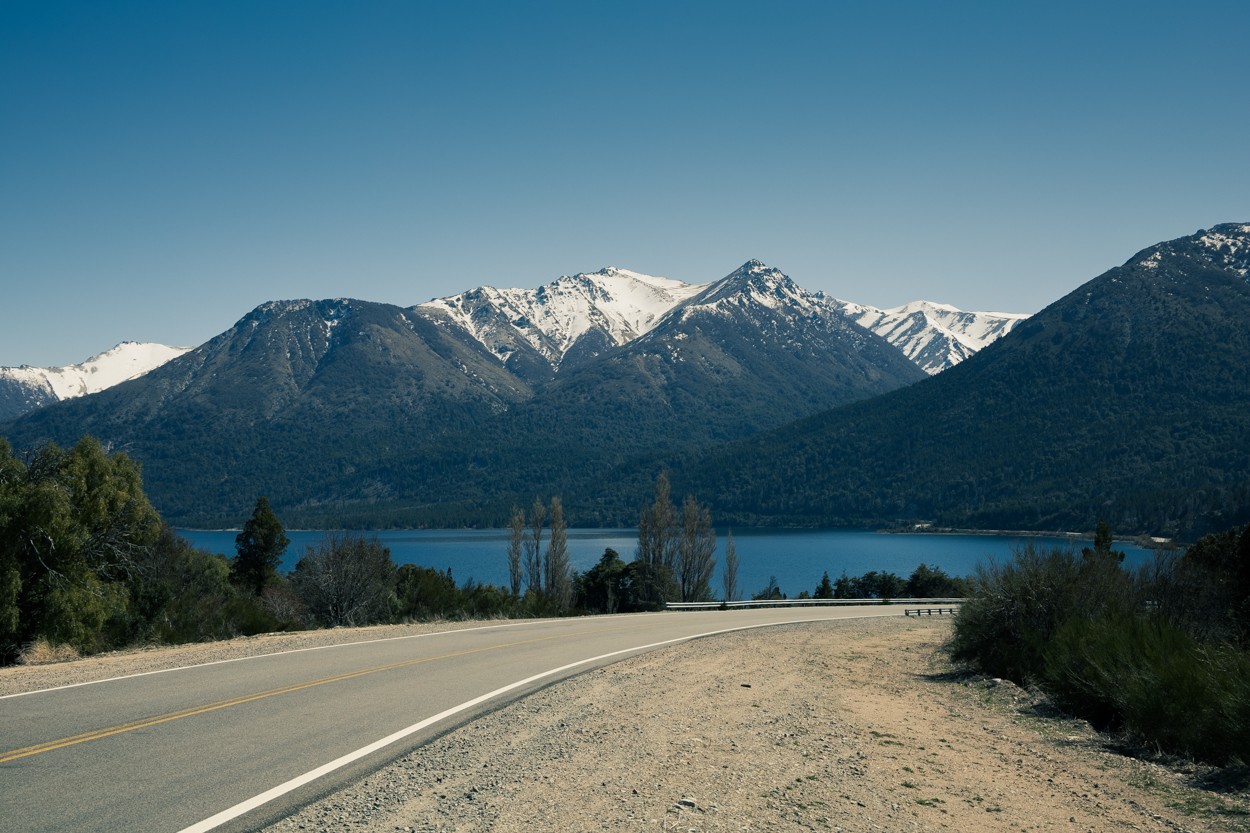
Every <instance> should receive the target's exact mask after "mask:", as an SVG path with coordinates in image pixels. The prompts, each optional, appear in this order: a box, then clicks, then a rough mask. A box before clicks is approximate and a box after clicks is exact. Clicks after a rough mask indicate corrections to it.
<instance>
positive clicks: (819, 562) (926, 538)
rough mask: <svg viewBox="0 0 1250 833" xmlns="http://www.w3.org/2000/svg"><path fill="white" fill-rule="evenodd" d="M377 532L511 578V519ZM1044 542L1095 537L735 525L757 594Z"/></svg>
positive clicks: (583, 550)
mask: <svg viewBox="0 0 1250 833" xmlns="http://www.w3.org/2000/svg"><path fill="white" fill-rule="evenodd" d="M179 533H180V534H181V535H182V536H183V537H185V538H186V539H187V540H188V541H190V542H191V543H192V544H194V545H195V546H197V547H199V548H200V549H204V550H208V551H209V552H216V553H222V554H225V555H233V554H234V538H235V535H237V534H238V533H237V531H231V530H185V529H184V530H179ZM361 534H364V535H372V534H376V535H377V537H378V539H379V540H380V541H381V542H382V543H383V544H384V545H385V546H387V547H389V548H390V550H391V558H392V559H393V560H394V561H395V563H396V564H416V565H418V566H422V567H434V568H435V569H438V570H446V569H448V568H450V569H451V571H452V576H453V577H454V578H455V579H456V581H457V582H458V583H461V584H463V583H464V582H465V581H466V580H467V579H470V578H472V579H474V580H475V581H478V582H481V583H483V584H497V585H500V586H504V587H506V586H507V584H508V565H507V556H506V553H507V546H508V544H507V541H508V532H507V530H504V529H442V530H424V529H423V530H390V531H385V532H378V533H361ZM287 537H288V538H290V539H291V546H290V547H289V548H288V549H287V553H286V557H285V558H284V559H283V564H282V569H283V570H292V569H294V568H295V564H296V562H297V561H299V559H300V558H301V557H302V556H303V554H304V550H305V548H306V547H307V546H308V545H310V544H315V543H317V542H319V541H321V540H322V539H323V538H324V537H325V533H324V532H320V531H293V530H288V531H287ZM637 540H638V539H637V531H636V530H634V529H570V530H569V560H570V562H571V565H572V568H573V569H574V570H576V571H578V572H585V571H586V570H588V569H590V568H591V567H593V566H594V565H595V564H596V562H598V560H599V557H600V556H602V555H603V551H604V549H605V548H606V547H611V548H612V549H614V550H616V551H617V552H618V553H620V556H621V558H623V559H624V560H626V561H629V560H631V559H632V558H633V556H634V548H635V546H636V544H637ZM1030 541H1031V542H1032V543H1033V544H1034V545H1036V546H1042V547H1051V546H1061V547H1069V546H1073V545H1075V546H1077V547H1078V548H1079V547H1080V546H1083V545H1087V544H1088V542H1086V541H1074V539H1071V538H1051V537H1027V538H1026V537H1018V536H1012V535H898V534H889V533H882V532H870V531H863V530H806V531H805V530H777V529H744V530H739V531H735V532H734V544H735V547H736V548H737V551H738V585H739V587H740V588H741V589H740V591H739V595H741V596H743V597H749V596H750V594H752V593H755V592H757V591H759V590H762V589H764V588H765V587H767V586H768V580H769V577H771V576H776V578H777V584H778V586H779V587H780V588H781V590H782V592H783V593H786V594H787V595H789V596H797V595H798V594H799V592H800V591H802V590H808V591H811V590H814V589H815V588H816V585H817V584H818V583H819V582H820V577H821V574H822V573H823V572H824V571H826V570H828V571H829V577H830V578H832V579H836V578H837V577H838V576H839V575H840V574H841V573H842V571H843V570H845V571H846V573H847V574H848V575H852V576H855V575H861V574H863V573H866V572H868V571H869V570H877V571H880V572H886V571H888V572H892V573H897V574H898V575H900V576H902V577H903V578H907V577H908V576H909V575H911V573H912V571H913V570H915V569H916V567H917V565H919V564H921V563H924V564H928V565H929V566H930V567H940V568H942V569H943V570H945V571H946V572H947V573H948V574H950V575H954V576H962V575H967V574H968V573H970V572H972V569H973V567H974V566H975V565H976V564H977V562H978V561H981V560H983V559H988V558H993V559H996V560H998V561H1007V560H1009V559H1010V558H1011V554H1012V551H1013V550H1014V549H1015V548H1017V547H1020V546H1022V545H1023V544H1024V543H1026V542H1030ZM1115 548H1116V549H1118V550H1123V551H1124V552H1125V554H1126V559H1125V561H1126V563H1129V564H1133V563H1140V562H1142V561H1145V560H1148V559H1149V558H1150V557H1151V556H1150V551H1149V550H1145V549H1142V548H1141V547H1138V546H1135V545H1133V544H1130V543H1128V542H1123V541H1117V542H1116V545H1115ZM724 549H725V538H724V533H723V531H722V532H721V533H720V534H719V536H718V538H717V552H716V559H717V567H718V569H717V575H716V578H715V579H714V580H713V583H712V589H713V593H716V592H717V591H719V589H720V587H721V584H720V581H721V579H720V571H719V567H720V565H721V563H722V562H723V560H724Z"/></svg>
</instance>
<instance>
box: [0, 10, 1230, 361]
mask: <svg viewBox="0 0 1250 833" xmlns="http://www.w3.org/2000/svg"><path fill="white" fill-rule="evenodd" d="M1247 32H1250V3H1246V2H1244V0H1241V1H1240V2H1221V1H1220V0H1216V2H1206V3H1203V4H1199V5H1195V4H1185V3H1179V2H1178V3H1151V2H1126V3H1120V2H1080V3H1063V2H1045V3H1036V4H1016V3H1002V2H993V3H959V2H943V3H937V2H928V3H911V2H895V3H890V2H879V3H858V2H857V3H837V2H821V3H786V2H768V3H736V2H728V1H727V0H720V1H719V2H711V3H682V2H664V3H649V2H628V3H620V2H614V3H595V2H585V1H583V2H576V3H558V4H556V3H523V2H507V3H492V2H484V3H444V2H438V3H423V2H317V1H316V0H291V2H281V1H278V0H274V1H272V2H271V1H268V0H249V2H229V1H228V0H208V1H206V2H191V1H190V0H179V1H178V2H153V3H139V2H120V1H119V2H108V3H105V2H98V0H85V2H79V3H67V2H58V1H57V0H33V2H25V1H24V0H0V281H3V294H2V300H0V303H2V304H3V307H2V309H3V317H2V319H0V321H2V323H0V365H16V364H23V363H24V364H31V365H59V364H67V363H71V362H76V361H80V360H82V359H85V358H86V357H87V356H89V355H91V354H92V353H95V352H98V351H100V350H103V349H106V348H108V347H110V346H112V345H113V344H114V343H116V342H118V341H121V340H124V339H132V340H139V341H161V342H165V343H170V344H198V343H201V342H203V341H205V340H207V339H208V338H211V337H212V336H213V335H215V334H217V333H218V332H221V331H222V330H225V329H226V328H228V327H229V326H230V325H231V324H233V323H234V322H235V321H236V320H237V319H239V318H240V317H241V316H243V315H244V314H245V313H246V312H247V311H248V310H250V309H251V308H252V307H254V306H255V305H257V304H259V303H262V302H264V301H267V300H272V299H279V298H300V297H310V298H326V297H337V296H351V297H358V298H365V299H369V300H375V301H385V302H390V303H396V304H403V305H409V304H414V303H418V302H421V301H425V300H428V299H429V298H431V297H434V296H440V295H448V294H452V293H454V292H458V291H460V290H463V289H467V288H470V287H473V286H478V285H481V284H487V283H489V284H493V285H496V286H531V287H532V286H538V285H539V284H541V283H545V282H547V281H549V280H552V279H554V278H555V277H558V276H559V275H561V274H571V273H575V272H580V271H591V270H594V269H598V268H600V267H602V266H605V265H609V264H611V265H616V266H622V267H627V268H631V269H636V270H639V271H643V272H649V273H651V274H659V275H667V276H670V277H675V278H680V279H683V280H688V281H707V280H712V279H715V278H718V277H721V276H723V275H725V274H727V273H728V272H730V271H732V270H733V269H734V268H736V267H737V266H739V265H740V264H741V263H742V262H743V261H745V260H747V259H749V258H759V259H761V260H764V261H766V262H768V263H769V264H771V265H774V266H776V267H778V268H780V269H782V270H783V271H785V272H786V273H788V274H789V275H791V276H792V277H793V278H794V279H795V280H797V281H798V282H799V283H800V284H802V285H804V286H806V287H808V288H810V289H822V290H825V291H827V292H830V293H832V294H834V295H836V296H838V297H841V298H846V299H849V300H855V301H860V302H864V303H870V304H875V305H879V306H893V305H897V304H900V303H903V302H906V301H909V300H913V299H916V298H922V297H923V298H930V299H933V300H939V301H945V302H948V303H952V304H955V305H957V306H961V307H964V308H967V309H999V310H1010V311H1022V312H1032V311H1035V310H1037V309H1040V308H1041V307H1043V306H1045V305H1046V304H1048V303H1049V302H1051V301H1053V300H1055V299H1056V298H1058V297H1060V296H1062V295H1064V294H1066V293H1067V292H1069V291H1071V290H1072V289H1073V288H1075V287H1076V286H1078V285H1079V284H1081V283H1083V282H1084V281H1085V280H1087V279H1089V278H1091V277H1093V276H1094V275H1096V274H1098V273H1100V272H1102V271H1104V270H1105V269H1107V268H1109V267H1111V266H1115V265H1118V264H1119V263H1121V262H1123V261H1124V260H1126V259H1127V258H1128V257H1129V256H1131V255H1132V254H1133V253H1134V252H1136V251H1138V250H1139V249H1142V248H1144V247H1146V246H1148V245H1150V244H1152V243H1154V242H1156V241H1158V240H1162V239H1170V238H1173V237H1178V236H1181V235H1184V234H1189V233H1192V232H1193V231H1195V230H1197V229H1198V228H1203V227H1207V226H1210V225H1214V224H1216V223H1219V222H1226V221H1250V145H1248V140H1250V47H1248V46H1247V40H1246V33H1247Z"/></svg>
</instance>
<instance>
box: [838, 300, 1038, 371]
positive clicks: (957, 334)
mask: <svg viewBox="0 0 1250 833" xmlns="http://www.w3.org/2000/svg"><path fill="white" fill-rule="evenodd" d="M845 309H846V312H847V314H848V315H850V316H851V317H852V318H854V320H855V321H856V322H857V323H859V325H860V326H862V327H866V328H868V329H869V330H872V331H873V332H874V333H876V334H877V335H879V336H881V337H882V338H884V339H885V340H886V341H888V342H890V343H891V344H893V345H894V346H895V347H897V348H899V349H900V350H902V351H903V352H904V353H905V354H906V355H907V358H909V359H911V360H912V361H913V362H915V363H916V364H917V365H919V366H920V368H921V369H922V370H924V371H925V372H926V373H928V374H930V375H934V374H937V373H941V372H942V371H943V370H946V369H947V368H949V367H954V366H955V365H957V364H959V363H960V362H961V361H963V360H964V359H966V358H968V357H969V356H971V355H972V354H973V353H976V352H977V351H978V350H980V349H981V348H983V347H985V346H986V345H988V344H990V343H991V342H994V341H996V340H998V339H1000V338H1002V337H1003V336H1005V335H1006V334H1007V333H1009V332H1011V331H1012V329H1014V328H1015V326H1016V325H1017V324H1019V323H1020V322H1021V321H1023V320H1025V319H1026V318H1028V317H1029V316H1028V315H1027V314H1023V313H1014V312H965V311H964V310H961V309H957V308H955V307H952V306H951V305H949V304H939V303H935V302H933V301H912V302H911V303H909V304H903V305H902V306H901V307H893V308H891V309H878V308H877V307H871V306H866V305H862V304H853V303H846V305H845Z"/></svg>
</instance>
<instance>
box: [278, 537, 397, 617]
mask: <svg viewBox="0 0 1250 833" xmlns="http://www.w3.org/2000/svg"><path fill="white" fill-rule="evenodd" d="M306 552H307V554H306V555H305V556H304V557H303V558H301V559H300V562H299V564H297V565H296V567H295V573H294V575H293V576H292V583H293V584H294V586H295V590H296V592H297V593H298V594H299V596H300V599H301V600H303V602H304V604H305V605H306V606H307V608H308V611H309V613H311V614H313V615H314V616H315V617H317V619H319V620H320V621H322V622H324V623H325V624H327V625H329V626H331V627H337V626H340V625H345V626H349V627H355V626H358V625H370V624H373V623H374V622H379V621H382V620H383V619H385V618H386V617H387V613H388V611H387V606H388V603H389V602H390V599H391V595H392V593H393V592H394V587H395V565H394V563H392V562H391V551H390V550H389V549H388V548H386V547H384V546H382V544H381V543H380V542H379V541H378V539H377V538H365V537H364V536H361V535H352V534H349V533H331V534H329V535H327V536H326V537H325V539H324V540H323V541H322V542H321V543H319V544H313V545H309V547H308V549H307V551H306Z"/></svg>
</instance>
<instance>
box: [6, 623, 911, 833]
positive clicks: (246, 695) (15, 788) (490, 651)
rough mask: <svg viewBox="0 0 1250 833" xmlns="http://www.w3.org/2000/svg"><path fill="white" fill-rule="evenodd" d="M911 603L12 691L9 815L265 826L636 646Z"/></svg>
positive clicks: (541, 635)
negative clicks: (432, 740) (487, 714)
mask: <svg viewBox="0 0 1250 833" xmlns="http://www.w3.org/2000/svg"><path fill="white" fill-rule="evenodd" d="M898 615H902V609H901V608H899V607H888V606H883V605H865V606H860V607H844V608H820V609H810V608H802V609H781V610H735V611H723V612H722V611H708V612H691V613H671V612H670V613H657V614H639V615H627V616H597V617H586V618H576V619H561V620H545V621H534V622H531V621H522V622H511V623H507V624H499V625H490V626H484V627H481V628H472V629H467V630H456V631H447V632H443V633H435V634H424V635H419V636H405V637H398V638H392V639H384V640H375V641H369V642H361V643H354V644H348V645H336V646H326V647H322V648H313V649H304V650H300V651H293V652H286V653H279V654H270V655H266V656H260V657H251V658H247V659H240V660H234V661H230V662H224V663H219V664H214V665H207V666H195V667H188V668H183V669H177V670H174V671H169V672H164V673H158V674H147V675H140V676H134V677H124V678H118V679H113V680H104V681H100V682H98V683H93V684H89V685H81V686H75V687H70V688H62V689H51V690H47V691H38V692H30V693H27V694H19V695H11V696H8V697H2V698H0V820H3V824H2V825H0V826H3V828H4V830H5V831H8V833H36V832H37V831H38V832H40V833H42V831H61V832H62V833H63V832H64V831H99V830H127V831H134V833H147V831H152V832H153V833H156V832H158V831H159V833H171V831H183V833H199V831H208V830H218V831H235V830H252V829H255V828H257V827H259V826H262V825H263V824H265V823H268V822H269V821H272V820H273V819H276V818H278V817H281V816H283V815H286V814H287V813H289V812H290V811H291V810H293V809H294V808H296V807H298V806H301V805H302V804H304V803H306V802H308V801H309V800H311V799H313V798H316V797H318V796H320V795H323V794H325V793H326V792H329V791H330V790H333V789H336V788H338V787H341V786H342V785H344V784H345V783H348V782H350V781H351V780H353V779H355V778H358V777H360V776H361V775H362V774H364V773H366V772H368V771H370V770H372V769H374V768H376V767H377V766H379V765H381V764H382V763H384V762H386V761H389V760H392V759H394V758H396V757H398V756H400V755H403V754H405V753H406V752H408V751H409V750H411V749H412V748H414V747H416V746H419V745H420V744H421V743H423V742H425V741H427V740H429V739H430V738H432V737H434V736H436V735H438V734H440V733H442V732H444V731H447V730H448V729H449V728H451V727H453V726H456V725H459V724H461V723H463V722H465V721H467V720H469V719H471V718H472V717H474V716H475V715H478V714H481V713H483V712H485V711H488V710H490V709H494V708H498V707H499V706H500V705H502V704H504V703H506V702H510V701H511V700H514V699H516V698H518V697H520V696H523V695H524V694H526V693H528V692H531V691H534V690H536V689H537V688H540V687H542V686H545V685H549V684H550V683H552V682H554V681H556V680H559V679H564V678H566V677H569V676H571V675H573V674H577V673H581V672H582V671H585V670H587V669H589V668H594V667H597V666H600V665H604V664H607V663H609V662H612V661H614V660H617V659H621V658H624V657H625V656H629V655H631V654H634V653H637V652H639V651H643V650H648V649H651V648H655V647H659V646H661V645H665V644H672V643H673V642H678V641H682V640H685V639H690V638H694V637H698V636H704V635H709V634H713V633H717V632H723V631H726V630H733V629H738V628H747V627H762V626H768V625H778V624H786V623H793V622H813V621H827V620H837V619H846V618H860V617H864V616H898ZM674 671H675V673H679V672H680V669H675V670H674Z"/></svg>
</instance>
